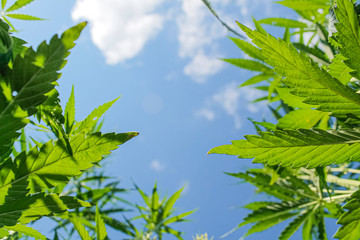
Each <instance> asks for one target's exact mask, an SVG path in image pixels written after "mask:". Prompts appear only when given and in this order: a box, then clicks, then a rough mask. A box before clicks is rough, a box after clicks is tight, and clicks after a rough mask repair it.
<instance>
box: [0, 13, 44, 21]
mask: <svg viewBox="0 0 360 240" xmlns="http://www.w3.org/2000/svg"><path fill="white" fill-rule="evenodd" d="M6 16H7V17H9V18H14V19H18V20H29V21H35V20H36V21H40V20H44V19H43V18H38V17H35V16H31V15H27V14H20V13H7V14H6Z"/></svg>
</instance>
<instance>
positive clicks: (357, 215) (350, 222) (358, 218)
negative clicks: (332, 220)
mask: <svg viewBox="0 0 360 240" xmlns="http://www.w3.org/2000/svg"><path fill="white" fill-rule="evenodd" d="M343 208H344V209H347V210H348V211H347V212H345V213H344V214H343V215H342V216H341V217H340V218H339V220H338V222H337V224H340V225H343V226H341V227H340V228H339V229H338V230H337V232H336V234H335V235H334V238H337V239H341V240H352V239H360V190H358V191H356V192H355V193H354V194H352V196H351V198H350V199H349V200H348V202H347V203H346V204H345V206H344V207H343Z"/></svg>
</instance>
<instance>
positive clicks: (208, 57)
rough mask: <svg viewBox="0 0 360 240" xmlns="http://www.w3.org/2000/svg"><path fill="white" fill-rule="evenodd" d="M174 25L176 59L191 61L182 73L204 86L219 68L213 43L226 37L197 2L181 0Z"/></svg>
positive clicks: (219, 26)
mask: <svg viewBox="0 0 360 240" xmlns="http://www.w3.org/2000/svg"><path fill="white" fill-rule="evenodd" d="M177 25H178V28H179V34H178V40H179V44H180V49H179V56H180V57H182V58H189V59H191V60H190V63H189V64H188V65H187V66H186V67H185V69H184V73H185V74H186V75H189V76H191V77H192V78H193V79H194V80H195V81H196V82H199V83H203V82H205V81H206V78H207V77H208V76H211V75H214V74H216V73H217V72H219V71H220V70H221V69H222V66H223V63H222V62H221V61H220V60H218V58H219V57H220V54H219V53H218V52H217V51H216V48H217V46H216V43H215V41H216V40H217V39H219V38H222V37H224V36H226V30H225V29H224V28H223V27H222V26H221V25H220V24H219V23H218V22H217V21H216V20H215V19H214V18H213V17H212V16H211V14H210V11H209V10H208V9H207V8H206V6H205V5H204V4H203V3H202V1H200V0H182V14H181V16H179V17H178V19H177ZM204 52H206V53H207V54H204Z"/></svg>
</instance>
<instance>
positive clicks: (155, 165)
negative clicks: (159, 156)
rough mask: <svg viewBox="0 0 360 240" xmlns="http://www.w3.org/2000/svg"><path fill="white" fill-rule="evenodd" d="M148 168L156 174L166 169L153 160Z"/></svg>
mask: <svg viewBox="0 0 360 240" xmlns="http://www.w3.org/2000/svg"><path fill="white" fill-rule="evenodd" d="M150 168H151V169H153V170H154V171H156V172H162V171H164V170H165V168H166V167H165V165H164V164H162V163H161V162H160V161H159V160H153V161H151V163H150Z"/></svg>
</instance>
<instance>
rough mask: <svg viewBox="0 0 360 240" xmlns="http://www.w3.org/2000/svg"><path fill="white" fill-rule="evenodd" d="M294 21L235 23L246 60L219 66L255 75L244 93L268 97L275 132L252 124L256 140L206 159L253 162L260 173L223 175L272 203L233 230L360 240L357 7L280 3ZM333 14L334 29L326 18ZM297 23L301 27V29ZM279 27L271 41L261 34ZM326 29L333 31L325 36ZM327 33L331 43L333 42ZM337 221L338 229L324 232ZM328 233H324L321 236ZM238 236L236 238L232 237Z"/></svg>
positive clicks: (340, 0) (254, 207) (256, 208)
mask: <svg viewBox="0 0 360 240" xmlns="http://www.w3.org/2000/svg"><path fill="white" fill-rule="evenodd" d="M279 3H280V4H282V5H284V6H286V7H289V8H292V9H293V10H295V11H296V12H297V13H298V15H299V18H298V19H297V20H293V19H284V18H268V19H262V20H258V21H257V20H254V23H255V29H251V28H249V27H247V26H245V25H243V24H241V23H238V25H239V27H240V28H241V30H242V31H243V32H244V33H245V34H246V35H247V36H248V38H249V39H250V40H252V43H253V44H251V43H249V42H248V41H245V40H243V39H240V38H231V40H233V42H234V43H235V44H236V45H237V46H238V47H239V48H240V49H242V50H243V52H244V53H245V54H247V55H248V57H247V58H246V59H225V61H227V62H229V63H231V64H234V65H236V66H238V67H240V68H244V69H248V70H251V71H254V72H258V73H259V74H257V75H255V76H254V77H252V78H251V79H249V80H247V81H244V82H243V83H242V84H241V86H240V87H243V86H249V85H253V86H254V87H255V88H256V89H259V90H262V91H264V93H265V94H264V97H262V98H260V99H258V100H256V101H267V102H268V103H269V108H270V110H271V111H272V113H273V114H274V116H275V118H276V120H277V122H276V123H274V122H270V121H269V122H267V121H265V122H264V121H263V122H260V121H255V120H252V121H253V123H254V126H255V128H256V130H257V131H258V135H246V136H245V139H242V140H235V141H232V143H231V144H229V145H223V146H219V147H215V148H213V149H212V150H210V152H209V153H217V154H229V155H235V156H238V157H239V158H245V159H253V163H255V164H261V166H262V168H255V169H249V170H247V171H246V172H235V173H228V174H229V175H230V176H233V177H236V178H239V179H242V180H245V181H246V182H248V183H250V184H252V185H254V186H256V188H257V191H258V192H262V193H265V194H267V195H270V196H272V197H271V198H270V199H272V200H271V201H261V202H253V203H250V204H248V205H247V206H245V208H247V209H249V210H250V211H251V213H250V214H249V215H248V216H247V217H245V218H244V220H243V221H242V222H241V223H240V224H239V225H238V226H237V228H240V227H243V226H244V225H248V224H250V225H252V226H251V227H250V229H249V230H248V231H247V233H246V236H247V235H250V234H253V233H256V232H260V231H264V230H267V229H268V228H270V227H273V226H275V225H277V224H279V223H281V222H284V221H285V220H288V221H289V222H290V223H289V224H288V225H287V227H286V228H285V229H284V230H283V231H282V233H281V235H280V236H279V239H289V238H290V237H291V236H292V235H293V234H294V233H295V232H296V231H297V230H298V229H300V228H302V237H303V239H328V237H327V234H329V233H331V234H335V235H334V237H335V238H338V239H347V240H358V239H360V227H359V226H360V213H359V212H360V208H359V207H360V191H359V190H358V188H359V186H360V181H359V174H360V170H359V167H360V164H359V160H360V128H359V127H360V95H359V90H360V82H359V79H360V27H359V15H358V14H359V12H358V9H359V8H358V6H357V5H356V4H355V1H351V0H337V1H336V2H332V1H328V0H317V1H310V0H304V1H292V0H285V1H280V2H279ZM330 9H331V11H333V12H334V16H333V18H332V19H331V14H330V17H327V15H328V13H329V10H330ZM299 19H300V20H299ZM269 24H270V25H273V26H278V27H282V28H283V29H284V35H283V37H282V38H275V37H273V36H272V35H271V34H269V33H268V32H266V30H265V29H264V28H263V25H269ZM328 26H330V29H328ZM329 30H330V34H329ZM325 218H335V219H337V223H338V224H339V225H342V226H341V227H340V228H339V229H338V230H337V232H336V233H335V232H332V230H333V229H334V228H335V226H330V225H329V226H328V225H327V224H325ZM327 227H328V230H327V229H326V228H327ZM237 228H236V229H237Z"/></svg>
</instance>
